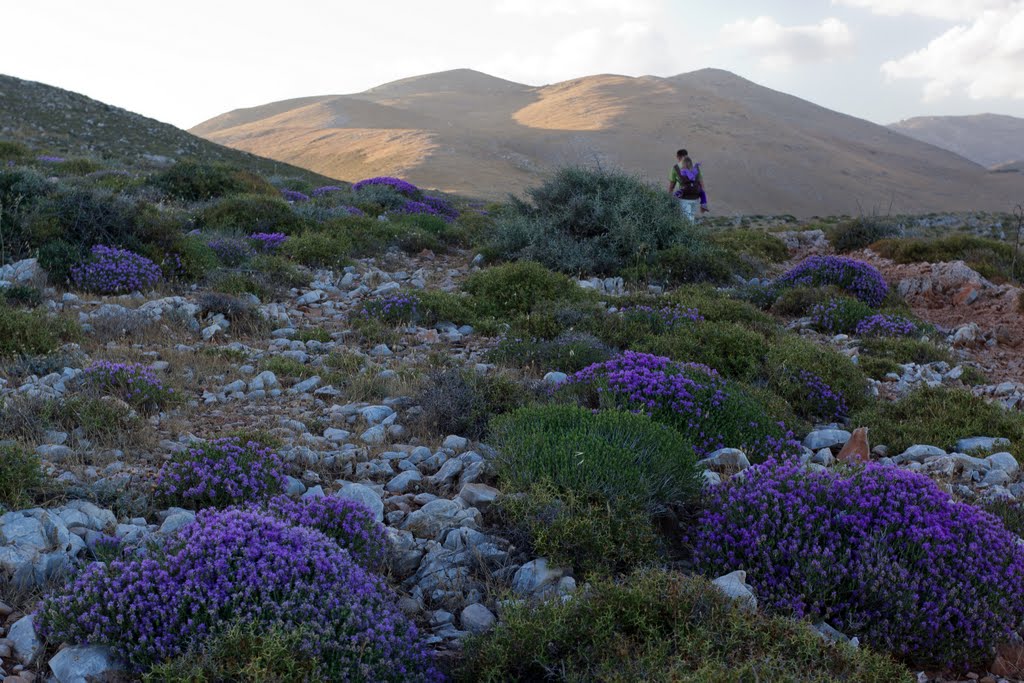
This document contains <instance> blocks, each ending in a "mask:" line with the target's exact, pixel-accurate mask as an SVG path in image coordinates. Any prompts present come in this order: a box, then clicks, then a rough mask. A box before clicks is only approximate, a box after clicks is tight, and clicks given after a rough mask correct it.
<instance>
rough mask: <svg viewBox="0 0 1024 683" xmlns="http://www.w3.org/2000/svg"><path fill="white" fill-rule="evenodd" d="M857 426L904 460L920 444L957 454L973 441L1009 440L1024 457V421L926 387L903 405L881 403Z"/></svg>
mask: <svg viewBox="0 0 1024 683" xmlns="http://www.w3.org/2000/svg"><path fill="white" fill-rule="evenodd" d="M852 420H853V423H854V424H857V425H862V426H865V427H870V428H871V437H872V440H873V441H874V442H875V443H880V444H885V445H886V446H888V447H889V451H890V452H891V453H894V454H899V453H901V452H903V451H904V450H906V449H907V448H909V447H910V446H913V445H914V444H929V445H933V446H938V447H940V448H951V447H952V446H953V444H954V443H956V441H958V440H959V439H964V438H967V437H971V436H979V435H984V436H993V437H1004V438H1006V439H1009V440H1010V442H1011V446H1010V448H1008V449H1007V450H1009V451H1011V452H1013V453H1014V455H1016V457H1017V458H1021V457H1024V415H1021V414H1020V413H1016V412H1012V411H1008V410H1004V409H1003V408H1002V407H1001V406H999V405H997V404H992V403H986V402H985V400H984V399H982V398H980V397H978V396H974V395H973V394H971V393H970V392H969V391H966V390H963V389H947V388H943V387H935V388H931V387H923V388H921V389H915V390H914V391H912V392H910V393H909V394H907V395H906V396H904V397H903V398H901V399H900V400H899V401H895V402H888V401H880V402H878V403H875V404H874V405H872V406H869V407H867V408H865V409H863V410H861V411H860V412H858V413H856V414H855V415H854V416H853V418H852Z"/></svg>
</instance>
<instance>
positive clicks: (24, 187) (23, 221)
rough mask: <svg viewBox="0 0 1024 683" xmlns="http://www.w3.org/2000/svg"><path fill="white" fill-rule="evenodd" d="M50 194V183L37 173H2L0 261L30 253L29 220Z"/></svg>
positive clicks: (0, 182)
mask: <svg viewBox="0 0 1024 683" xmlns="http://www.w3.org/2000/svg"><path fill="white" fill-rule="evenodd" d="M49 192H50V184H49V183H48V182H47V180H46V178H44V177H43V176H42V175H40V174H38V173H36V172H35V171H31V170H28V169H21V168H14V169H9V170H0V237H2V238H0V262H3V261H5V260H6V259H8V258H11V259H17V258H21V257H22V256H24V255H26V254H28V253H29V250H30V248H31V241H30V239H29V235H28V232H27V219H28V216H29V215H30V213H31V210H32V208H33V207H34V206H35V205H36V204H37V203H38V202H39V201H40V200H41V199H42V198H43V197H45V196H46V195H47V194H48V193H49Z"/></svg>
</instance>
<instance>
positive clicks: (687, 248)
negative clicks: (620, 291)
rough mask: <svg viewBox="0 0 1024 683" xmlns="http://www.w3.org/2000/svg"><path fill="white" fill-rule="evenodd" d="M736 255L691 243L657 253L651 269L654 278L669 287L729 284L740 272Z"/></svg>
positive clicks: (702, 244) (715, 247) (710, 246)
mask: <svg viewBox="0 0 1024 683" xmlns="http://www.w3.org/2000/svg"><path fill="white" fill-rule="evenodd" d="M737 265H738V264H737V262H736V259H735V256H734V255H733V254H732V253H731V252H729V251H728V250H727V249H724V248H722V247H719V246H715V245H709V244H704V243H701V242H699V241H691V242H690V243H689V244H680V245H676V246H673V247H669V248H667V249H662V250H659V251H658V252H656V253H655V254H654V258H653V261H652V263H651V266H650V275H651V277H652V278H653V279H655V280H658V281H660V282H664V283H665V284H668V285H680V284H689V283H695V282H712V283H717V284H722V283H726V282H729V281H730V280H732V278H733V274H734V273H735V272H736V270H737Z"/></svg>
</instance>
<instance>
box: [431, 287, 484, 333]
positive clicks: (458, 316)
mask: <svg viewBox="0 0 1024 683" xmlns="http://www.w3.org/2000/svg"><path fill="white" fill-rule="evenodd" d="M416 298H417V299H418V300H419V313H420V317H421V318H422V320H423V323H424V324H426V325H436V324H437V323H439V322H449V323H452V324H454V325H473V324H474V323H475V321H476V311H475V310H474V302H473V298H472V297H470V296H465V295H461V294H458V293H456V292H444V291H441V290H440V289H424V290H422V291H420V292H417V293H416Z"/></svg>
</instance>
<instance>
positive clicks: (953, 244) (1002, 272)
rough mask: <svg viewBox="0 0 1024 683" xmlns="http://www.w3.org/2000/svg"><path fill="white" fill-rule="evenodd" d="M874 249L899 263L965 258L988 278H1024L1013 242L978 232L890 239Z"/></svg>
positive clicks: (946, 260)
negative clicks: (1014, 253)
mask: <svg viewBox="0 0 1024 683" xmlns="http://www.w3.org/2000/svg"><path fill="white" fill-rule="evenodd" d="M874 249H875V250H876V251H877V252H878V253H880V254H881V255H882V256H885V257H886V258H891V259H892V260H893V261H896V263H922V262H923V263H941V262H948V261H964V262H966V263H967V265H969V266H970V267H971V268H973V269H974V270H976V271H978V272H979V273H980V274H981V275H982V276H984V277H987V278H1000V279H1016V280H1018V281H1020V280H1021V279H1022V278H1024V259H1020V258H1018V259H1017V261H1016V266H1014V258H1013V245H1011V244H1007V243H1006V242H1000V241H999V240H994V239H989V238H987V237H978V236H976V235H963V234H957V235H948V236H945V237H935V238H924V237H918V238H912V239H901V240H895V239H888V240H882V241H880V242H878V243H877V244H875V246H874Z"/></svg>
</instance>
